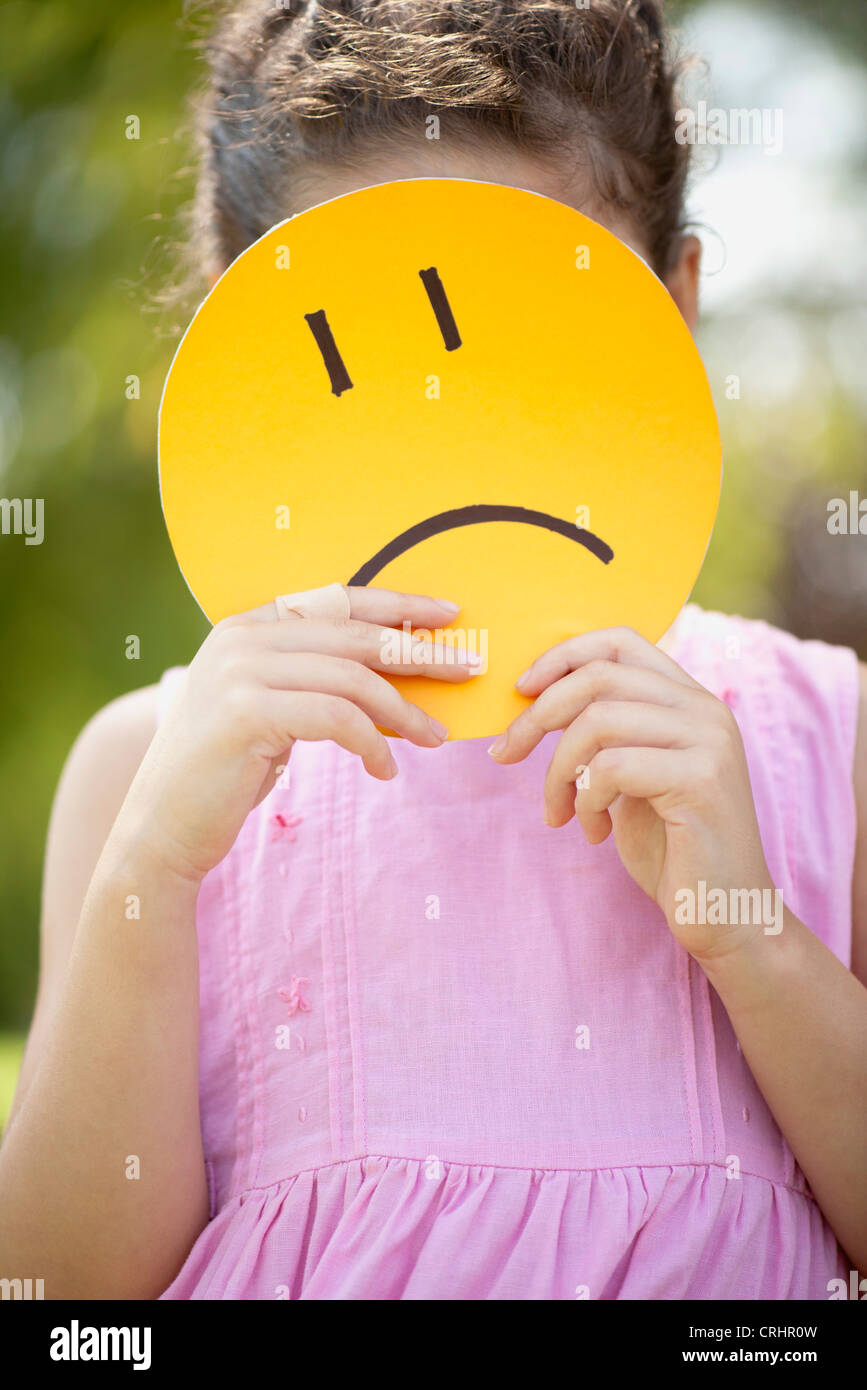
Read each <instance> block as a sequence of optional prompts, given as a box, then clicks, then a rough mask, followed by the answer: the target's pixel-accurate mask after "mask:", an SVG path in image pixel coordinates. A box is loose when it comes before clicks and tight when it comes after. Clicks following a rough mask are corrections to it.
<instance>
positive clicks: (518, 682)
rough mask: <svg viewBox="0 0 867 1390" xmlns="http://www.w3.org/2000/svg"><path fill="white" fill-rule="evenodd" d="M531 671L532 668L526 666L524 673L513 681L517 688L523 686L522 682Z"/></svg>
mask: <svg viewBox="0 0 867 1390" xmlns="http://www.w3.org/2000/svg"><path fill="white" fill-rule="evenodd" d="M532 669H533V668H532V666H528V667H527V669H526V671H523V672H522V673H521V675H520V676H519V677H518V679H517V680H516V681H515V685H517V686H522V685H523V684H524V682H525V681H526V679H527V677H528V676H529V674H530V672H531V671H532Z"/></svg>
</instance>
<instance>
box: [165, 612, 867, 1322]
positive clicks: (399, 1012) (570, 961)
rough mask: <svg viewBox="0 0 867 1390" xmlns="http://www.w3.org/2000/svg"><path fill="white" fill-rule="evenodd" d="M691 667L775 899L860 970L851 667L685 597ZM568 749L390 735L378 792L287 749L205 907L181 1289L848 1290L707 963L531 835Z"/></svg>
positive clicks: (498, 1294)
mask: <svg viewBox="0 0 867 1390" xmlns="http://www.w3.org/2000/svg"><path fill="white" fill-rule="evenodd" d="M674 655H675V657H676V659H677V660H678V661H680V663H681V664H682V665H683V666H684V667H685V668H686V669H687V670H688V671H690V672H691V673H692V674H693V675H694V676H695V677H696V678H697V679H698V680H700V681H701V682H702V684H704V685H705V686H707V688H708V689H710V690H712V691H714V692H715V693H716V694H718V695H720V696H723V695H725V697H726V699H727V701H728V702H729V703H730V704H731V706H732V708H733V710H734V713H735V715H736V717H737V719H738V721H739V724H740V728H741V730H742V733H743V737H744V741H745V744H746V748H747V754H748V758H749V763H750V771H751V776H752V782H753V791H754V795H755V800H756V806H757V810H758V816H759V821H760V824H761V829H762V837H763V842H764V846H765V852H766V855H767V858H768V862H769V864H770V868H771V872H772V874H773V875H774V879H775V883H776V885H777V886H778V887H779V888H781V889H782V892H783V897H784V900H785V901H786V902H787V903H788V904H789V905H790V906H791V908H792V909H793V910H794V911H795V913H796V914H797V915H798V916H800V917H801V918H802V919H803V920H804V921H805V922H806V923H807V924H808V925H809V926H810V927H811V928H812V929H813V931H815V932H816V933H817V935H818V936H819V937H820V938H821V939H822V940H823V941H824V942H825V944H826V945H827V946H828V947H829V948H830V949H831V950H832V951H833V952H835V954H836V955H837V956H838V957H839V958H840V959H841V960H842V961H844V962H845V963H846V964H848V963H849V943H850V931H851V920H850V918H851V908H850V890H851V876H852V864H853V855H854V836H855V810H854V800H853V793H852V756H853V747H854V737H855V717H856V689H857V684H856V661H855V657H854V655H853V653H852V652H850V651H848V650H846V649H842V648H833V647H829V646H826V645H824V644H822V643H819V642H808V643H802V642H798V641H796V640H795V639H794V638H792V637H789V636H787V635H786V634H784V633H781V632H778V631H776V630H775V629H773V628H771V627H768V626H767V625H766V624H764V623H759V622H747V621H745V620H743V619H739V618H730V617H725V616H723V615H721V614H715V613H704V612H702V611H701V610H699V609H697V608H696V607H694V606H692V605H690V606H689V607H687V608H686V609H685V610H684V612H683V614H682V615H681V618H680V620H679V622H678V628H677V639H676V648H675V651H674ZM181 676H182V671H181V670H179V669H177V668H175V669H173V670H172V671H170V672H167V673H166V676H165V677H164V678H163V683H162V691H163V696H164V698H168V696H169V695H170V693H171V690H172V688H173V685H174V683H175V681H177V680H178V679H179V678H180V677H181ZM491 732H492V734H493V733H496V732H498V731H497V730H492V731H491ZM556 738H557V735H550V736H549V737H548V738H546V739H545V741H544V743H543V744H542V746H540V747H539V748H538V749H537V750H536V751H535V752H534V753H533V754H532V755H531V757H530V758H529V759H527V761H526V762H524V763H522V764H520V765H518V766H516V767H506V768H504V767H498V766H496V765H495V764H494V763H493V762H492V761H491V759H490V758H488V756H487V752H486V749H487V746H488V743H489V742H490V740H489V739H481V740H477V741H473V742H470V743H466V742H463V743H454V744H448V743H447V744H446V745H445V746H444V747H442V748H440V749H436V750H426V749H418V748H415V747H413V746H411V745H410V744H407V743H404V742H402V741H401V740H394V742H393V746H394V748H395V754H396V757H397V760H398V762H399V764H400V769H401V771H400V776H399V777H398V778H396V779H395V781H394V782H392V783H381V782H376V781H374V780H373V779H372V778H370V777H368V776H367V775H366V774H365V772H364V770H363V768H362V767H361V765H360V763H359V762H358V760H357V759H356V758H354V757H352V756H351V755H349V754H347V753H345V752H343V751H342V750H341V749H339V748H337V747H336V746H335V745H333V744H326V743H322V744H298V745H296V747H295V749H294V751H293V754H292V758H291V763H290V769H289V779H288V784H284V785H278V787H276V788H275V789H274V791H273V792H272V793H271V795H270V796H269V797H268V798H267V799H266V801H265V802H264V803H263V805H262V806H261V807H259V808H258V809H257V810H256V811H255V812H254V813H253V814H252V815H251V816H250V817H249V818H248V820H247V822H246V824H245V825H244V827H243V829H242V831H241V834H240V836H239V837H238V840H237V843H236V844H235V846H234V848H233V849H232V851H231V853H230V854H229V855H228V856H227V858H226V859H225V860H224V861H223V863H222V864H221V865H220V866H219V867H218V868H217V869H216V870H215V871H214V872H213V873H211V874H210V875H209V876H208V878H207V880H206V881H205V884H204V886H203V889H202V893H201V896H200V903H199V940H200V948H201V981H202V983H201V1041H200V1092H201V1108H202V1127H203V1136H204V1146H205V1154H206V1160H207V1164H208V1172H209V1183H210V1190H211V1192H212V1219H211V1221H210V1222H209V1224H208V1226H207V1227H206V1229H205V1230H204V1231H203V1232H202V1234H201V1236H200V1238H199V1240H198V1241H197V1243H196V1245H195V1246H194V1248H193V1250H192V1252H191V1253H190V1255H189V1257H188V1259H187V1261H186V1263H185V1265H184V1267H183V1268H182V1270H181V1271H180V1273H179V1274H178V1276H177V1278H176V1279H175V1280H174V1282H173V1283H172V1285H171V1286H170V1288H169V1289H168V1290H167V1291H166V1292H165V1293H164V1294H163V1297H164V1298H171V1299H224V1298H225V1299H234V1298H240V1299H263V1298H264V1299H279V1298H293V1299H297V1298H318V1299H474V1300H476V1299H574V1298H584V1297H587V1298H591V1299H612V1298H625V1299H634V1298H651V1299H683V1298H699V1299H711V1298H724V1299H754V1298H764V1299H775V1298H781V1299H800V1298H819V1299H824V1298H827V1296H828V1292H827V1288H826V1285H827V1282H828V1280H829V1279H831V1278H833V1277H838V1276H842V1277H847V1272H848V1263H847V1261H846V1260H845V1258H844V1256H843V1255H842V1253H841V1252H840V1250H839V1248H838V1246H837V1244H836V1241H835V1239H834V1236H833V1234H832V1232H831V1230H830V1228H829V1227H828V1225H827V1223H826V1222H825V1220H824V1218H823V1216H822V1214H821V1212H820V1211H819V1208H818V1206H817V1205H816V1203H815V1201H814V1199H813V1197H812V1196H811V1194H810V1192H809V1189H808V1186H807V1183H806V1181H805V1178H804V1175H803V1174H802V1172H801V1171H800V1169H799V1167H798V1165H797V1163H796V1162H795V1159H794V1157H793V1155H792V1152H791V1150H790V1149H789V1146H788V1144H787V1143H786V1142H785V1140H784V1139H783V1137H782V1135H781V1133H780V1131H779V1129H778V1128H777V1126H776V1124H775V1123H774V1120H773V1119H772V1117H771V1115H770V1113H769V1111H768V1108H767V1106H766V1105H765V1103H764V1101H763V1099H762V1097H761V1095H760V1093H759V1091H758V1089H757V1087H756V1085H755V1082H754V1081H753V1079H752V1076H751V1074H750V1072H749V1070H748V1068H747V1066H746V1063H745V1062H744V1059H743V1057H742V1055H741V1053H740V1050H739V1048H738V1045H737V1042H736V1039H735V1037H734V1034H733V1031H732V1029H731V1026H730V1024H729V1022H728V1018H727V1016H726V1014H725V1012H724V1010H723V1008H722V1007H721V1005H720V1003H719V1000H718V999H717V997H716V995H715V994H714V993H713V991H712V990H710V989H709V987H708V985H707V983H706V981H705V978H704V975H703V974H702V972H701V970H700V969H699V968H697V967H696V965H695V964H694V963H693V962H692V961H691V960H690V958H689V956H688V955H687V954H686V952H685V951H683V950H682V949H681V948H680V947H679V946H678V945H677V944H676V943H675V941H674V940H673V938H672V936H671V934H670V933H669V931H668V928H667V926H666V923H665V920H664V918H663V916H662V914H661V913H660V912H659V910H658V909H657V908H656V907H655V906H654V905H653V904H652V903H651V902H650V901H649V900H648V899H647V898H646V897H645V896H644V895H643V894H642V893H641V891H640V890H639V889H638V888H637V887H636V886H635V884H633V882H632V880H631V879H630V878H629V876H628V875H627V874H626V872H625V870H624V869H623V868H622V866H621V864H620V862H619V860H618V857H617V853H616V850H615V848H614V845H613V843H611V842H608V843H606V844H604V845H601V846H596V847H591V846H588V845H587V844H585V842H584V840H583V837H582V835H581V833H580V831H579V830H578V828H577V826H575V825H572V826H569V827H566V828H564V829H562V830H551V829H549V828H548V827H546V826H545V825H544V823H543V821H542V801H541V793H542V782H543V776H544V771H545V768H546V765H547V763H548V760H549V758H550V756H551V752H552V749H553V747H554V745H555V742H556ZM284 780H285V779H284ZM290 832H291V833H290ZM582 1029H586V1030H588V1031H587V1033H586V1035H585V1034H583V1033H582V1032H581V1031H579V1030H582ZM585 1038H586V1039H587V1040H589V1046H578V1045H576V1043H579V1044H580V1043H581V1042H582V1041H584V1040H585ZM733 1160H735V1162H733ZM734 1171H737V1172H738V1173H739V1176H735V1177H730V1176H729V1173H730V1172H734Z"/></svg>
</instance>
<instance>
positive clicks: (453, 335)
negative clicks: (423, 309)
mask: <svg viewBox="0 0 867 1390" xmlns="http://www.w3.org/2000/svg"><path fill="white" fill-rule="evenodd" d="M419 275H420V277H421V282H422V284H423V285H424V287H425V289H426V290H427V297H428V299H429V300H430V305H431V308H432V309H433V311H434V313H435V314H436V321H437V323H438V324H439V326H440V333H442V335H443V342H444V343H445V345H446V351H447V352H454V350H455V348H459V347H460V345H461V335H460V333H459V332H458V326H457V324H456V323H455V316H454V314H453V313H452V307H451V305H450V304H449V301H448V299H447V297H446V292H445V290H444V289H443V282H442V280H441V279H440V277H439V272H438V270H437V268H436V266H433V265H432V266H431V267H430V268H429V269H428V270H420V271H419Z"/></svg>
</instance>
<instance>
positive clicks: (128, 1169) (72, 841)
mask: <svg viewBox="0 0 867 1390" xmlns="http://www.w3.org/2000/svg"><path fill="white" fill-rule="evenodd" d="M348 596H349V598H350V602H351V611H352V616H351V617H350V618H346V617H341V618H340V619H339V620H337V619H336V620H328V619H325V618H318V619H316V620H314V619H309V620H308V619H306V618H303V617H301V616H299V615H298V614H295V615H294V616H293V615H291V614H290V615H289V616H288V617H287V618H285V619H284V620H283V621H280V622H278V621H277V613H276V609H275V607H274V604H273V603H272V604H268V605H265V606H264V607H263V609H261V610H255V611H254V612H253V613H249V614H243V615H241V616H240V617H238V618H233V619H229V620H227V621H226V622H223V623H220V624H218V625H217V627H216V628H214V630H213V631H212V632H211V633H210V634H209V636H208V637H207V639H206V640H205V642H204V643H203V645H202V647H201V649H200V650H199V652H198V653H197V655H196V657H195V659H194V661H193V662H192V664H191V665H190V667H189V669H188V670H187V673H186V675H185V677H184V680H183V682H182V685H181V689H180V690H179V692H178V695H177V698H176V699H175V700H174V701H173V702H172V707H171V709H170V710H169V711H168V712H167V715H166V718H165V719H164V720H163V721H162V723H161V724H160V727H159V729H158V730H157V731H156V733H155V734H154V732H153V731H154V723H155V720H154V704H153V692H152V691H151V692H150V693H148V692H143V693H141V694H140V695H138V696H135V697H131V698H130V700H129V702H127V703H124V702H122V701H121V702H118V703H117V705H115V706H111V707H109V709H108V710H106V711H104V712H103V713H102V714H101V715H99V716H98V717H97V719H96V720H95V721H94V722H93V723H92V725H91V726H89V728H88V729H87V730H86V731H85V734H84V735H83V736H82V739H81V740H80V742H79V745H77V747H76V749H75V751H74V752H73V754H72V756H71V758H70V761H69V764H68V766H67V769H66V771H65V773H64V777H63V779H62V784H61V787H60V790H59V792H58V798H57V803H56V807H55V813H54V817H53V823H52V828H51V833H50V836H49V850H48V863H47V871H46V882H45V917H44V924H43V959H42V979H41V983H40V991H39V1003H38V1008H37V1015H36V1018H35V1020H34V1025H33V1030H32V1032H31V1037H30V1041H29V1043H28V1047H27V1055H26V1059H25V1065H24V1068H23V1072H22V1077H21V1083H20V1085H19V1089H18V1094H17V1096H16V1102H15V1108H14V1111H13V1115H12V1117H11V1121H10V1125H9V1127H8V1130H7V1133H6V1135H5V1137H4V1141H3V1146H2V1149H0V1277H6V1278H10V1279H11V1278H16V1277H18V1278H27V1277H31V1278H41V1279H43V1280H44V1281H45V1293H46V1297H48V1298H155V1297H157V1296H158V1295H159V1294H160V1293H161V1292H162V1291H163V1290H164V1289H165V1288H166V1286H167V1285H168V1284H169V1283H170V1282H171V1280H172V1278H173V1277H174V1275H175V1274H176V1273H177V1271H178V1269H179V1267H180V1265H181V1264H182V1262H183V1260H184V1259H185V1257H186V1255H187V1254H188V1252H189V1250H190V1248H191V1246H192V1244H193V1242H194V1241H195V1239H196V1236H197V1235H198V1233H199V1232H200V1231H201V1229H202V1227H203V1225H204V1223H205V1221H206V1220H207V1204H206V1182H205V1173H204V1163H203V1155H202V1145H201V1137H200V1127H199V1107H198V1074H197V1073H198V1066H197V1061H198V1058H197V1052H198V1037H197V1034H198V960H197V951H196V932H195V905H196V899H197V895H198V889H199V886H200V884H201V882H202V879H203V878H204V876H205V875H206V874H207V873H208V872H209V870H210V869H212V868H213V867H214V866H215V865H216V864H218V863H219V862H220V861H221V860H222V859H223V858H224V857H225V855H226V854H227V853H228V852H229V850H230V848H231V846H232V845H233V843H234V841H235V839H236V837H237V834H238V831H239V830H240V828H241V826H242V825H243V823H244V820H245V818H246V817H247V815H248V814H249V813H250V811H251V810H252V809H253V807H254V806H255V805H257V804H258V802H259V801H261V799H262V798H263V796H265V795H266V794H267V792H268V791H269V790H270V788H271V787H272V786H273V785H274V780H275V777H276V770H277V767H278V766H279V765H280V764H281V763H285V761H286V758H287V757H288V756H289V754H290V752H291V749H292V745H293V743H294V741H295V739H296V738H303V739H310V740H317V739H331V740H334V741H335V742H337V743H339V744H340V745H341V747H343V748H345V749H346V750H347V751H349V752H351V753H354V754H356V755H358V756H359V757H360V759H361V761H362V763H363V765H364V767H365V768H366V770H367V771H368V772H369V773H370V774H371V775H372V776H374V777H378V778H379V779H381V780H389V779H390V778H391V777H392V776H394V774H395V773H396V772H397V765H396V763H395V760H394V758H393V757H392V754H391V751H390V749H389V745H388V742H387V740H386V738H385V737H384V736H383V734H382V732H381V731H380V729H379V728H378V727H377V725H381V726H383V727H385V728H388V729H393V730H394V731H395V732H396V733H398V734H401V735H402V736H403V737H404V738H407V739H409V740H411V741H412V742H413V743H417V744H419V745H421V746H423V747H431V748H433V747H438V746H439V745H440V744H441V743H442V741H443V738H444V737H445V731H444V730H442V729H440V728H437V727H436V726H435V724H434V723H433V722H432V721H431V720H430V719H429V718H428V716H427V715H426V714H425V713H424V711H423V710H421V709H420V708H419V707H418V706H417V705H413V704H411V703H410V702H409V701H408V700H405V699H404V698H403V697H402V696H401V695H400V694H399V693H398V692H397V690H396V689H395V688H394V687H393V686H392V685H390V684H389V683H388V682H387V681H386V680H385V679H384V678H383V676H382V675H381V674H379V672H380V671H383V670H388V671H389V672H390V673H392V674H407V675H409V674H412V675H418V674H420V671H419V665H420V664H423V666H424V669H425V670H426V673H427V674H429V675H430V676H431V677H433V678H437V679H442V680H452V681H461V680H466V679H468V678H469V677H470V676H471V674H472V668H471V665H470V663H469V662H468V661H463V662H458V661H455V660H454V659H453V658H452V659H448V658H449V652H448V649H446V648H444V647H443V646H442V645H441V644H436V643H431V642H423V643H421V644H420V647H421V650H420V652H418V651H417V652H416V653H414V654H408V655H409V656H410V657H411V659H407V660H406V661H404V662H391V661H389V660H387V657H388V656H389V655H390V652H391V642H390V640H384V639H388V638H389V637H390V636H394V637H398V636H400V633H401V625H402V623H403V622H404V621H409V622H410V623H412V624H413V625H415V626H420V627H426V628H430V627H436V626H438V625H444V624H446V623H448V622H450V621H451V619H452V618H453V616H454V613H453V612H452V611H450V610H449V611H444V609H443V606H442V604H441V603H440V602H438V601H437V600H435V599H428V598H424V597H420V596H418V595H403V594H394V593H392V592H391V591H389V590H384V589H370V588H363V589H349V590H348ZM342 608H343V605H342V604H341V611H342ZM384 651H385V653H386V658H385V659H384V657H383V652H384ZM419 655H420V657H421V662H420V661H419ZM152 735H153V737H152ZM142 755H144V756H142ZM136 768H137V770H136ZM127 787H128V790H126V789H127ZM125 792H126V794H125V795H124V793H125ZM118 806H119V807H120V809H119V811H118ZM103 846H104V848H103ZM94 864H95V865H96V867H95V869H94V868H93V866H94ZM91 874H92V877H91ZM88 881H89V886H88ZM82 899H83V906H82ZM76 923H77V925H76Z"/></svg>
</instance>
